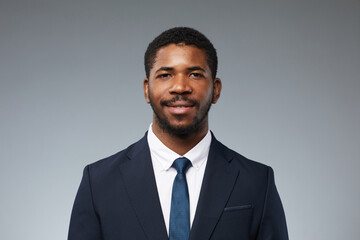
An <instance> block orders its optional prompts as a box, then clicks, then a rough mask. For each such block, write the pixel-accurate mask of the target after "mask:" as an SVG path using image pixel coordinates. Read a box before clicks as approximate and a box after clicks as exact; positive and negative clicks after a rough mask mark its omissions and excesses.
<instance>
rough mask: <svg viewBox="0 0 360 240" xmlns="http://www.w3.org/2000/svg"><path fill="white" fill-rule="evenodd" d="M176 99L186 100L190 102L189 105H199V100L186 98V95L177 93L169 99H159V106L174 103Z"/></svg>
mask: <svg viewBox="0 0 360 240" xmlns="http://www.w3.org/2000/svg"><path fill="white" fill-rule="evenodd" d="M177 101H185V102H188V103H190V104H191V105H194V106H197V105H199V102H198V101H197V100H195V99H191V98H188V97H187V96H179V95H177V96H175V97H173V98H172V99H169V100H162V101H160V105H161V106H167V105H169V104H170V103H174V102H177Z"/></svg>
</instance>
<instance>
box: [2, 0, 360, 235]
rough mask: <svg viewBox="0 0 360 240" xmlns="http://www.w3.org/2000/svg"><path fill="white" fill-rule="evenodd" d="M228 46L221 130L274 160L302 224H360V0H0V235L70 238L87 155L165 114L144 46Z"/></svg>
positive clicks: (245, 150) (237, 146) (108, 149)
mask: <svg viewBox="0 0 360 240" xmlns="http://www.w3.org/2000/svg"><path fill="white" fill-rule="evenodd" d="M175 26H190V27H193V28H196V29H198V30H199V31H201V32H203V33H204V34H205V35H206V36H208V38H209V39H210V40H211V41H212V42H213V44H214V46H215V47H216V49H217V50H218V56H219V70H218V76H219V77H220V78H221V79H222V82H223V91H222V95H221V98H220V100H219V102H218V103H217V104H216V105H214V106H213V107H212V109H211V110H210V127H211V129H212V131H213V132H214V134H215V135H216V137H217V138H218V139H219V140H220V141H221V142H223V143H224V144H226V145H227V146H229V147H231V148H233V149H234V150H236V151H238V152H239V153H241V154H243V155H245V156H246V157H248V158H250V159H253V160H256V161H258V162H262V163H264V164H267V165H270V166H272V167H273V169H274V170H275V178H276V183H277V187H278V190H279V192H280V195H281V198H282V201H283V205H284V208H285V212H286V217H287V222H288V229H289V235H290V238H291V239H293V240H304V239H305V240H308V239H316V240H318V239H326V240H338V239H342V240H343V239H351V240H353V239H358V237H359V235H360V228H359V226H360V207H359V203H360V187H359V183H360V174H359V172H360V126H359V125H360V1H358V0H337V1H336V0H333V1H332V0H298V1H295V0H261V1H259V0H247V1H239V0H237V1H195V0H194V1H185V0H183V1H171V0H166V1H165V0H163V1H147V0H139V1H135V0H132V1H115V0H113V1H93V0H87V1H85V0H84V1H80V0H72V1H70V0H67V1H65V0H62V1H50V0H48V1H45V0H43V1H40V0H31V1H26V0H0V81H1V82H0V84H1V85H0V239H3V240H19V239H27V240H49V239H52V240H60V239H61V240H62V239H66V237H67V231H68V225H69V218H70V214H71V209H72V204H73V201H74V198H75V194H76V191H77V188H78V186H79V183H80V179H81V177H82V170H83V168H84V167H85V166H86V165H87V164H89V163H92V162H94V161H96V160H99V159H101V158H104V157H107V156H109V155H112V154H113V153H116V152H118V151H120V150H122V149H123V148H125V147H127V146H128V145H130V144H131V143H133V142H135V141H136V140H138V139H139V138H141V137H142V136H143V135H144V133H145V131H146V130H147V128H148V127H149V124H150V123H151V120H152V111H151V108H150V106H149V105H147V104H146V102H145V100H144V97H143V90H142V81H143V79H144V76H145V74H144V69H143V54H144V52H145V49H146V47H147V45H148V43H149V42H150V41H151V40H152V39H153V38H154V37H155V36H157V35H158V34H160V33H161V32H162V31H164V30H166V29H168V28H170V27H175Z"/></svg>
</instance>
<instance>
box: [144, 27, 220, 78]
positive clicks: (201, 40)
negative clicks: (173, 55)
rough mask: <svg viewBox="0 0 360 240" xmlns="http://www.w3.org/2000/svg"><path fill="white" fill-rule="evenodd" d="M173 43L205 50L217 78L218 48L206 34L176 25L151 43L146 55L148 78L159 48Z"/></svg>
mask: <svg viewBox="0 0 360 240" xmlns="http://www.w3.org/2000/svg"><path fill="white" fill-rule="evenodd" d="M172 43H174V44H178V43H184V44H185V45H194V46H195V47H197V48H200V49H203V50H205V54H206V57H207V63H208V66H209V68H210V70H211V74H212V78H213V79H215V77H216V72H217V65H218V59H217V54H216V49H215V48H214V46H213V45H212V43H211V42H210V40H209V39H208V38H207V37H205V35H204V34H202V33H201V32H199V31H197V30H195V29H193V28H189V27H175V28H171V29H169V30H166V31H164V32H162V33H161V34H160V35H159V36H157V37H156V38H155V39H154V40H153V41H152V42H151V43H150V44H149V46H148V47H147V49H146V52H145V56H144V65H145V74H146V77H147V78H149V76H150V70H151V68H152V67H153V65H154V62H155V57H156V53H157V51H158V50H159V48H161V47H164V46H167V45H169V44H172Z"/></svg>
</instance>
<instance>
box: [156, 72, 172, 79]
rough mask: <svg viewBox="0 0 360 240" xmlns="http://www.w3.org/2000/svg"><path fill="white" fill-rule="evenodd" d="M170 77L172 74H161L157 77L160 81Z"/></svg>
mask: <svg viewBox="0 0 360 240" xmlns="http://www.w3.org/2000/svg"><path fill="white" fill-rule="evenodd" d="M170 77H171V74H170V73H163V74H159V75H158V76H156V78H160V79H167V78H170Z"/></svg>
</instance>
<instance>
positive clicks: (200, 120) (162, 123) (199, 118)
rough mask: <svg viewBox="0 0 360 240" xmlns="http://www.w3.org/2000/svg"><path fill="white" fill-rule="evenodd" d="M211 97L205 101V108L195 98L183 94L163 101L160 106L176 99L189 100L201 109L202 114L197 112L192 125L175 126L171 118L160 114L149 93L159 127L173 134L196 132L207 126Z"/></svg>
mask: <svg viewBox="0 0 360 240" xmlns="http://www.w3.org/2000/svg"><path fill="white" fill-rule="evenodd" d="M211 99H212V96H211V98H210V100H209V101H208V102H206V103H205V105H204V106H203V108H200V104H199V102H198V101H196V100H194V99H190V98H188V97H186V96H182V95H177V96H176V97H174V98H172V99H170V100H166V101H161V102H160V106H166V105H167V104H168V103H171V102H176V101H180V100H181V101H187V102H190V103H191V104H193V105H194V106H195V108H196V109H197V111H200V114H196V115H195V117H194V118H193V121H192V123H191V124H190V125H187V126H174V125H172V124H171V123H170V121H169V119H168V118H167V117H166V116H161V115H160V114H159V111H158V109H157V108H156V106H154V104H153V102H152V100H151V95H150V94H149V100H150V105H151V108H152V109H153V111H154V114H155V121H156V122H157V123H158V125H159V127H160V128H161V129H162V130H163V131H165V132H167V133H169V134H172V135H178V136H179V135H188V134H191V133H194V132H197V131H199V130H201V129H202V127H204V126H205V122H206V120H207V117H208V113H209V110H210V107H211Z"/></svg>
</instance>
